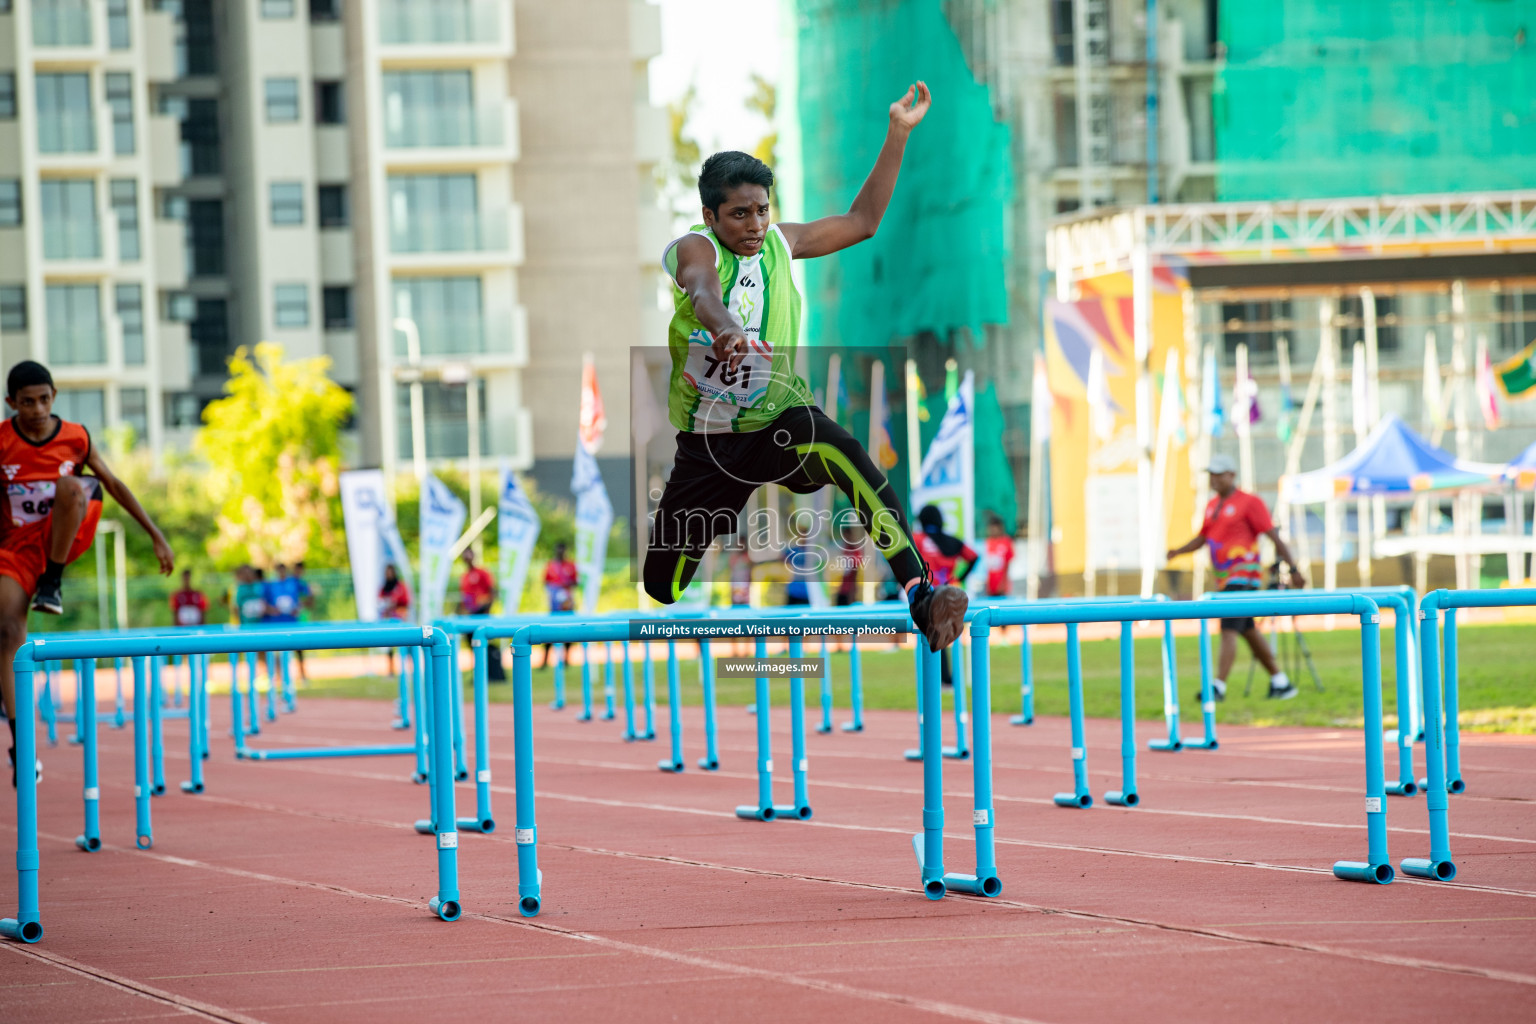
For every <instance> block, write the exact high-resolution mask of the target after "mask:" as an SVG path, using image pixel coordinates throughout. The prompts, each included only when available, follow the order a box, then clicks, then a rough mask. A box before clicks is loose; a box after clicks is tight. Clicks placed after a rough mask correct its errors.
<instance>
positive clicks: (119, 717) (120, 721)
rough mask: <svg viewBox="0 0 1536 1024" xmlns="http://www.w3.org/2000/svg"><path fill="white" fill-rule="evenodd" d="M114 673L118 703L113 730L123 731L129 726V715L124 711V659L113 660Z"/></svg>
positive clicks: (113, 711)
mask: <svg viewBox="0 0 1536 1024" xmlns="http://www.w3.org/2000/svg"><path fill="white" fill-rule="evenodd" d="M112 672H113V675H114V677H115V679H116V683H117V702H116V705H115V706H114V707H113V709H112V728H114V729H122V728H125V727H126V726H127V725H128V718H127V715H126V714H124V711H123V659H122V658H113V659H112Z"/></svg>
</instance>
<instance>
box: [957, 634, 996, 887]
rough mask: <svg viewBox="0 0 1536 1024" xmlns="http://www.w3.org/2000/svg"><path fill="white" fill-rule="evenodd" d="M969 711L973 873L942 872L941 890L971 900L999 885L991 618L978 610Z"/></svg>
mask: <svg viewBox="0 0 1536 1024" xmlns="http://www.w3.org/2000/svg"><path fill="white" fill-rule="evenodd" d="M970 633H971V647H970V653H971V664H970V669H971V709H972V711H973V712H974V714H975V718H974V721H975V726H974V728H973V731H972V738H973V740H974V748H975V749H974V757H973V759H972V761H971V779H972V782H971V790H972V794H973V799H972V810H971V825H972V827H973V828H974V829H975V832H976V873H975V874H974V875H965V874H959V873H957V872H945V874H944V888H945V889H946V890H947V891H952V892H964V893H970V894H971V895H973V896H988V897H991V896H997V895H999V894H1000V893H1001V892H1002V891H1003V883H1002V881H1001V880H1000V879H999V878H998V877H997V857H996V853H995V850H994V848H993V838H992V830H993V826H994V824H995V823H996V819H995V816H994V814H993V806H992V652H991V616H990V614H989V610H988V609H982V610H981V611H980V612H978V613H977V614H976V615H974V616H972V618H971V629H970Z"/></svg>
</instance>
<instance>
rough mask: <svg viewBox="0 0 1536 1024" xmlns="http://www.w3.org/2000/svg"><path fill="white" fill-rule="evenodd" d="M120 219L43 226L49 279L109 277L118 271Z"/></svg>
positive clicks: (107, 218) (101, 219)
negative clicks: (118, 224)
mask: <svg viewBox="0 0 1536 1024" xmlns="http://www.w3.org/2000/svg"><path fill="white" fill-rule="evenodd" d="M117 263H118V257H117V217H116V216H115V215H114V214H112V213H111V211H108V212H107V213H106V214H105V215H104V216H101V217H99V218H98V219H97V220H93V221H85V220H78V221H67V222H65V223H62V224H50V223H47V222H46V221H45V222H44V224H43V266H44V273H45V274H46V275H47V276H49V277H61V278H62V277H105V276H107V275H108V274H110V273H112V271H113V270H114V269H116V267H117Z"/></svg>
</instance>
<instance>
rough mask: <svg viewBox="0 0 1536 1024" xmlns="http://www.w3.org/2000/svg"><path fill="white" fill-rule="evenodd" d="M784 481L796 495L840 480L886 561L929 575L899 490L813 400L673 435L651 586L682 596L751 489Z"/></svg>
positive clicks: (669, 597)
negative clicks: (742, 428) (740, 425)
mask: <svg viewBox="0 0 1536 1024" xmlns="http://www.w3.org/2000/svg"><path fill="white" fill-rule="evenodd" d="M767 484H778V485H779V486H781V487H785V488H788V489H789V490H790V491H793V492H794V493H796V494H811V493H814V492H816V491H819V490H821V488H823V487H826V486H829V485H831V486H834V487H837V488H838V489H839V490H841V491H842V492H843V493H844V494H845V495H847V497H848V500H849V502H850V504H851V505H852V506H853V508H854V511H855V512H856V513H857V515H858V519H859V523H860V525H861V526H863V527H864V529H865V531H866V532H867V533H868V534H869V535H870V537H871V539H873V540H874V542H875V547H876V548H877V549H878V550H879V551H880V552H881V554H883V555H885V557H886V558H887V559H888V560H889V561H890V563H891V568H892V570H893V571H894V572H895V574H896V578H897V579H898V580H903V581H905V580H909V579H914V578H916V577H920V576H922V575H923V563H922V560H921V559H920V558H919V557H918V554H917V550H916V548H915V547H914V546H913V543H912V537H911V531H910V530H909V529H908V527H907V519H906V516H905V515H903V514H902V511H901V505H900V503H899V501H898V500H897V497H896V492H895V491H894V490H893V489H892V488H891V485H890V483H889V482H888V481H887V480H886V479H885V475H884V474H883V473H881V472H880V470H879V469H878V468H876V466H875V464H874V462H873V461H872V460H871V459H870V457H869V454H868V453H867V452H865V450H864V448H863V446H862V445H860V444H859V442H858V441H856V440H854V437H853V435H852V434H850V433H848V431H846V430H844V429H843V428H842V427H840V426H838V424H837V423H836V422H835V421H834V420H832V419H831V418H830V417H829V416H827V414H826V413H824V412H822V411H821V410H820V409H819V408H817V407H816V406H814V405H806V406H795V407H793V408H790V409H787V410H785V411H784V412H783V413H781V414H780V415H779V416H778V418H777V419H775V420H774V421H773V422H772V423H770V424H769V425H768V426H766V427H764V428H763V429H762V430H755V431H752V432H750V433H742V434H735V433H730V434H693V433H686V432H680V433H679V434H678V435H677V458H676V460H675V461H674V462H673V465H672V474H671V476H670V477H669V478H668V480H667V486H666V489H665V490H664V491H663V492H662V496H661V502H660V504H659V505H658V506H657V509H656V516H655V518H654V520H652V523H651V534H650V543H649V545H648V549H647V551H646V556H645V568H644V571H643V577H644V581H645V590H646V593H648V594H650V595H651V597H652V598H654V599H655V600H657V601H659V602H661V603H662V604H671V603H672V602H673V601H676V600H677V598H678V596H679V595H680V594H681V593H682V590H683V588H685V587H686V586H687V585H688V583H689V581H690V580H692V578H693V574H694V572H695V571H696V570H697V569H698V564H699V561H700V559H701V558H702V557H703V553H704V551H705V549H707V548H708V547H709V545H710V544H711V543H713V542H714V540H715V538H717V537H722V536H729V535H732V534H735V533H737V532H738V531H739V529H740V515H741V510H742V509H743V508H745V507H746V504H747V501H748V499H750V498H751V497H752V492H753V491H755V490H757V489H758V488H759V487H762V486H764V485H767Z"/></svg>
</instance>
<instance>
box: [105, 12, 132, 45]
mask: <svg viewBox="0 0 1536 1024" xmlns="http://www.w3.org/2000/svg"><path fill="white" fill-rule="evenodd" d="M107 45H108V46H110V47H112V49H114V50H127V49H130V48H131V47H132V46H133V35H132V29H131V27H130V26H129V24H128V0H107Z"/></svg>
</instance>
